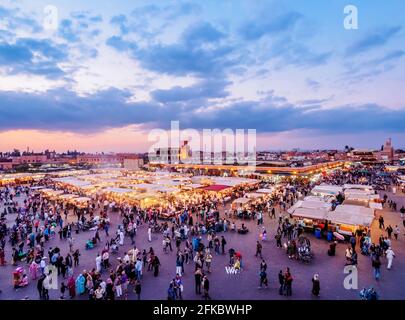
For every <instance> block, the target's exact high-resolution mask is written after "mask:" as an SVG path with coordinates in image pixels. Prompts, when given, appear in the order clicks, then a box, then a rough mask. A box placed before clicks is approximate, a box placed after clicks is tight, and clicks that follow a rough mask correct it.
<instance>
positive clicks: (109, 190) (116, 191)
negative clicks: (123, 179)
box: [105, 188, 134, 194]
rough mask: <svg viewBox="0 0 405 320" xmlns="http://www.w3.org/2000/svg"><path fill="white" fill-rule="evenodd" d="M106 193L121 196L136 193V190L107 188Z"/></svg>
mask: <svg viewBox="0 0 405 320" xmlns="http://www.w3.org/2000/svg"><path fill="white" fill-rule="evenodd" d="M105 191H106V192H113V193H120V194H125V193H131V192H134V190H132V189H127V188H106V189H105Z"/></svg>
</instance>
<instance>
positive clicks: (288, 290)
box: [284, 268, 293, 297]
mask: <svg viewBox="0 0 405 320" xmlns="http://www.w3.org/2000/svg"><path fill="white" fill-rule="evenodd" d="M284 279H285V280H284V281H285V295H286V296H287V297H289V296H291V295H292V282H293V277H292V275H291V272H290V268H287V269H286V272H285V274H284Z"/></svg>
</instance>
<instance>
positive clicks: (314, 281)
mask: <svg viewBox="0 0 405 320" xmlns="http://www.w3.org/2000/svg"><path fill="white" fill-rule="evenodd" d="M320 291H321V285H320V282H319V275H318V274H317V273H315V274H314V277H313V278H312V294H313V295H314V296H317V297H319V292H320Z"/></svg>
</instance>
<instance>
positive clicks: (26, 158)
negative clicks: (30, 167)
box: [12, 153, 48, 165]
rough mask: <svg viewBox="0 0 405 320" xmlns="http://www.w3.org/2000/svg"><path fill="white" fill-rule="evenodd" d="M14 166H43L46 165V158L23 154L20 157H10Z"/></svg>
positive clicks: (40, 154) (44, 156) (39, 155)
mask: <svg viewBox="0 0 405 320" xmlns="http://www.w3.org/2000/svg"><path fill="white" fill-rule="evenodd" d="M12 159H13V162H14V163H15V164H16V165H20V164H44V163H47V160H48V157H47V156H46V155H45V154H42V153H31V154H23V155H22V156H20V157H12Z"/></svg>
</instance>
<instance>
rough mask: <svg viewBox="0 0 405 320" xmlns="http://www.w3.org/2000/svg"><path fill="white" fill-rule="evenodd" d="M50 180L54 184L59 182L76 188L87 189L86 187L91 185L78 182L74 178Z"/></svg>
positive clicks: (85, 182)
mask: <svg viewBox="0 0 405 320" xmlns="http://www.w3.org/2000/svg"><path fill="white" fill-rule="evenodd" d="M52 180H53V181H56V182H60V183H65V184H69V185H71V186H74V187H77V188H81V187H87V186H89V185H91V183H90V182H88V181H83V180H79V179H77V178H75V177H63V178H54V179H52Z"/></svg>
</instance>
